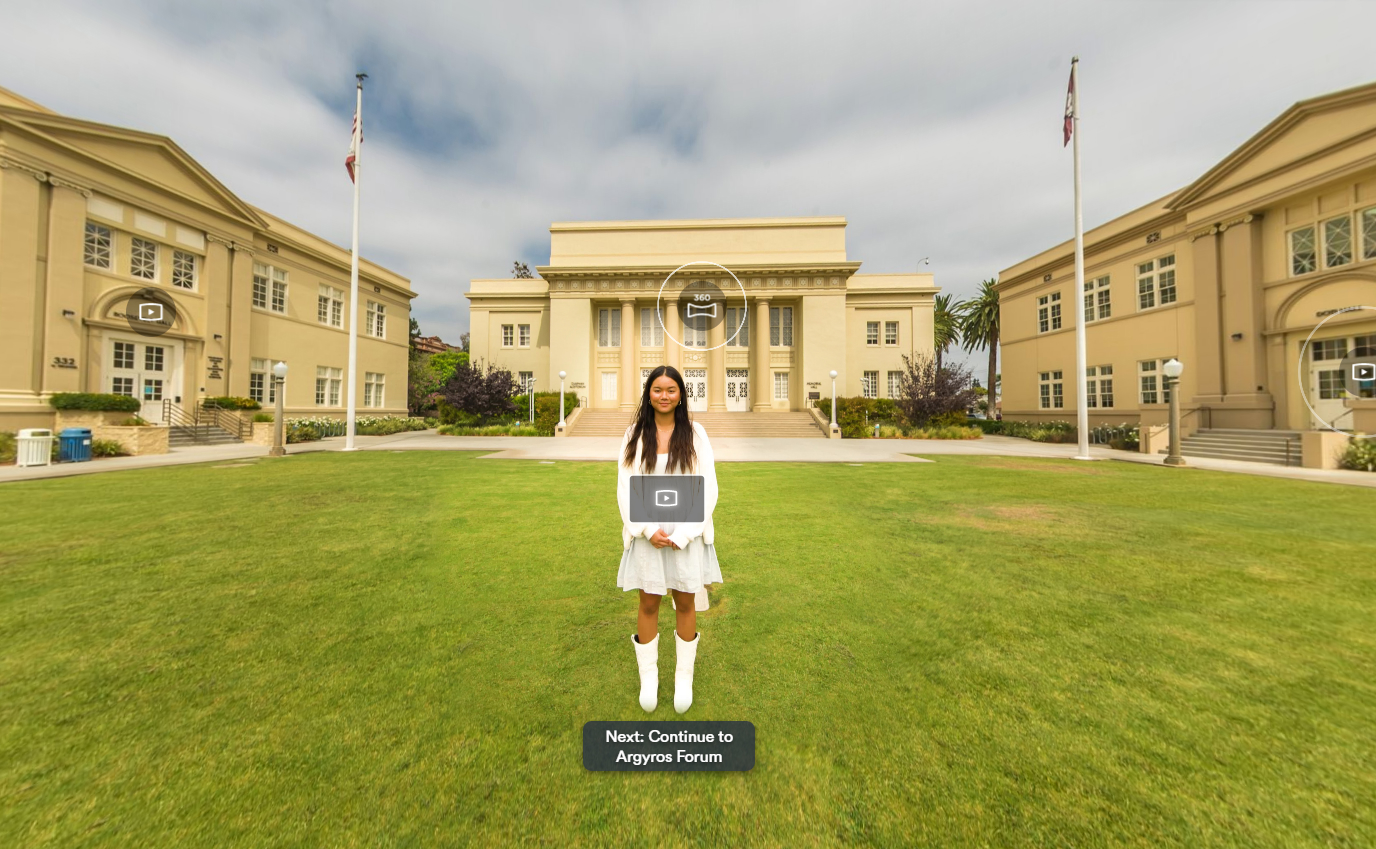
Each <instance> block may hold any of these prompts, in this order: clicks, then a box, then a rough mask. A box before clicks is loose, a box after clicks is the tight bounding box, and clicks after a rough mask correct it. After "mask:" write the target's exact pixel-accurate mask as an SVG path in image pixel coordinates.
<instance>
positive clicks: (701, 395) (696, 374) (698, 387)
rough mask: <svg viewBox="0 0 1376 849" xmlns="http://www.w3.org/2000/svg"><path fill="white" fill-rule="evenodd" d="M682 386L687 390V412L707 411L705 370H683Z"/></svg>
mask: <svg viewBox="0 0 1376 849" xmlns="http://www.w3.org/2000/svg"><path fill="white" fill-rule="evenodd" d="M683 385H684V388H685V389H687V390H688V412H690V413H697V412H706V411H707V369H705V368H686V369H684V370H683Z"/></svg>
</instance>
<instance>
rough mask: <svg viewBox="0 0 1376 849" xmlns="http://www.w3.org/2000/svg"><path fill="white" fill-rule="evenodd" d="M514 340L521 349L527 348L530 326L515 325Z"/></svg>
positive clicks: (528, 345)
mask: <svg viewBox="0 0 1376 849" xmlns="http://www.w3.org/2000/svg"><path fill="white" fill-rule="evenodd" d="M516 338H517V339H518V340H519V344H520V346H521V347H522V348H529V347H530V325H529V324H518V325H516Z"/></svg>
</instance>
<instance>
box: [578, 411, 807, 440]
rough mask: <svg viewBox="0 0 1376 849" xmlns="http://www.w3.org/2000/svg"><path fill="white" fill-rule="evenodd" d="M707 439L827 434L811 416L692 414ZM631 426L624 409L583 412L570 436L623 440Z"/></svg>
mask: <svg viewBox="0 0 1376 849" xmlns="http://www.w3.org/2000/svg"><path fill="white" fill-rule="evenodd" d="M690 415H691V416H692V418H693V420H694V421H696V422H697V423H699V424H701V425H702V427H703V429H704V430H706V431H707V435H708V436H746V437H765V438H769V437H772V438H780V437H782V438H794V439H797V438H811V439H824V438H826V433H825V432H824V431H823V430H822V429H821V428H820V427H819V426H818V425H817V423H816V422H815V421H813V419H812V414H811V413H804V412H787V413H691V414H690ZM630 424H631V414H630V413H629V412H622V411H621V410H584V411H583V412H582V414H581V415H579V417H578V421H577V422H576V423H574V425H573V427H572V428H570V430H569V436H571V437H572V436H615V437H620V436H621V435H622V434H624V433H625V432H626V428H627V427H629V426H630Z"/></svg>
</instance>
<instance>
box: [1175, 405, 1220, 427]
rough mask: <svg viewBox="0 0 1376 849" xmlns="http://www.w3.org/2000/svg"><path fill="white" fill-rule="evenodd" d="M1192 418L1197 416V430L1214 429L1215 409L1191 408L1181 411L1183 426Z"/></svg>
mask: <svg viewBox="0 0 1376 849" xmlns="http://www.w3.org/2000/svg"><path fill="white" fill-rule="evenodd" d="M1196 414H1198V415H1196ZM1190 416H1195V421H1196V424H1195V430H1209V429H1210V428H1212V427H1213V407H1204V406H1200V407H1191V408H1190V409H1188V410H1181V411H1180V422H1181V424H1184V422H1185V419H1187V418H1189V417H1190Z"/></svg>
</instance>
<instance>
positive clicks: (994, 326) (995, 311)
mask: <svg viewBox="0 0 1376 849" xmlns="http://www.w3.org/2000/svg"><path fill="white" fill-rule="evenodd" d="M997 287H998V278H993V279H990V280H985V281H984V282H982V283H980V284H979V292H978V293H977V294H976V295H975V297H974V298H971V299H970V300H968V301H966V302H965V303H964V304H962V305H961V308H960V316H959V325H960V328H959V329H960V335H961V337H962V338H963V341H962V342H961V344H962V346H963V347H964V348H965V350H967V351H974V350H976V349H978V348H988V349H989V382H988V384H987V386H988V387H989V389H990V390H991V394H990V396H989V418H991V419H992V418H993V417H994V407H995V402H996V401H997V399H998V396H997V395H996V394H994V392H993V391H992V390H996V389H997V387H998V383H997V380H998V363H999V292H998V288H997Z"/></svg>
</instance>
